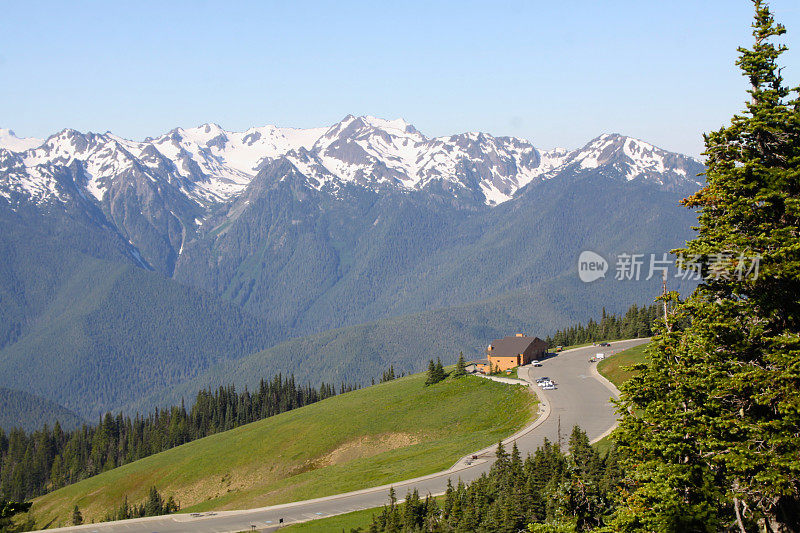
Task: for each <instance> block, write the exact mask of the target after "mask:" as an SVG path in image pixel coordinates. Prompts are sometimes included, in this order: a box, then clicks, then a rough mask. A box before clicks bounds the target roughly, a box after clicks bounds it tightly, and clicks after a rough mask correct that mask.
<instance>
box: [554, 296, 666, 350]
mask: <svg viewBox="0 0 800 533" xmlns="http://www.w3.org/2000/svg"><path fill="white" fill-rule="evenodd" d="M662 309H663V308H662V306H661V305H660V304H653V305H649V306H643V307H639V306H638V305H636V304H634V305H632V306H631V307H630V308H629V309H628V311H627V312H626V313H625V314H624V315H622V316H621V317H620V316H616V315H614V314H612V313H607V312H606V309H605V307H604V308H603V314H602V316H601V318H600V321H599V322H597V321H595V320H594V319H589V322H588V323H587V324H586V325H585V326H584V325H583V324H576V325H574V326H572V327H569V328H567V329H564V330H558V331H556V332H555V333H554V334H553V335H552V336H550V337H547V339H545V340H546V341H547V343H548V345H549V346H550V348H555V347H556V346H572V345H574V344H584V343H587V342H599V341H611V340H619V339H635V338H641V337H650V336H652V335H653V329H652V327H653V322H654V321H655V320H656V319H657V318H658V317H659V316H660V315H661V313H662V312H663V311H662Z"/></svg>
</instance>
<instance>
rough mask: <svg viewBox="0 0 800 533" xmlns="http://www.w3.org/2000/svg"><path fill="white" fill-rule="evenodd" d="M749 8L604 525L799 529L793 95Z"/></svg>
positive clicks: (761, 18) (798, 188)
mask: <svg viewBox="0 0 800 533" xmlns="http://www.w3.org/2000/svg"><path fill="white" fill-rule="evenodd" d="M754 5H755V22H754V24H753V35H754V37H755V43H754V45H753V46H752V48H750V49H743V48H742V49H740V50H739V51H740V57H739V60H738V61H737V65H738V66H739V67H740V68H741V70H742V73H743V74H744V76H746V77H747V78H748V80H749V82H750V85H751V87H750V90H749V91H748V92H749V94H750V99H749V101H748V102H747V103H746V110H745V112H744V113H743V114H741V115H735V116H734V117H733V119H732V121H731V124H730V125H729V126H728V127H725V128H722V129H720V130H718V131H715V132H713V133H711V134H708V135H706V137H705V141H706V151H705V155H706V156H707V171H706V178H707V179H706V181H707V184H706V186H705V187H704V188H703V189H702V190H700V191H699V192H698V193H696V194H695V195H693V196H691V197H689V198H687V199H686V200H685V201H684V202H685V204H686V205H687V206H688V207H690V208H698V209H699V210H700V215H699V228H698V230H699V232H698V236H697V237H696V238H695V239H694V240H692V241H690V242H688V243H687V245H686V247H685V248H684V249H681V250H676V251H675V253H677V254H678V260H679V262H680V261H681V259H682V258H683V259H691V260H692V261H693V262H695V263H699V264H700V265H702V267H701V273H702V275H703V279H704V281H703V283H702V284H701V285H700V286H699V287H698V288H697V290H696V291H695V292H694V293H693V294H692V295H691V296H690V297H689V298H688V299H687V300H686V301H685V302H680V301H679V299H678V295H677V294H675V293H668V294H667V295H665V296H664V297H663V299H664V300H666V301H667V302H669V303H670V305H671V306H673V307H674V308H673V310H672V312H671V313H670V314H669V315H668V317H667V319H666V320H665V321H664V320H662V323H661V324H660V330H659V332H658V335H657V336H656V337H655V338H654V343H653V347H652V349H651V350H650V361H651V363H650V364H649V365H648V366H647V368H645V369H643V372H642V373H641V375H640V376H639V377H637V378H635V379H633V380H631V381H630V382H629V383H628V384H627V385H626V386H624V387H623V392H624V401H623V403H622V405H621V410H620V412H621V413H622V415H623V419H622V423H621V425H620V430H619V433H618V442H619V445H620V452H621V455H622V463H623V467H624V468H625V469H626V470H627V474H628V476H629V477H630V481H631V483H630V485H629V487H628V493H627V495H626V497H625V498H624V501H623V505H622V506H621V508H620V509H619V510H618V512H617V514H616V517H615V522H614V528H615V529H617V530H623V531H624V530H630V531H632V530H643V529H646V530H658V531H666V530H669V531H677V530H684V531H690V530H691V531H715V530H720V529H725V528H728V527H731V525H733V526H732V527H735V528H736V529H737V530H739V531H747V530H750V529H752V528H753V526H754V525H756V524H758V525H759V526H760V529H762V530H764V531H774V532H777V531H800V483H798V472H800V434H799V433H798V428H800V396H798V394H797V391H798V390H800V371H798V368H800V235H799V234H798V233H799V232H798V228H800V174H799V173H798V169H799V168H800V99H798V97H797V95H798V90H797V89H793V90H790V89H788V88H786V87H785V85H784V83H783V79H782V77H781V72H780V69H779V68H778V66H777V60H778V58H779V56H780V54H781V53H782V52H783V51H784V50H785V47H784V46H779V45H776V44H774V43H773V40H774V38H775V37H778V36H780V35H782V34H783V33H784V32H785V29H784V28H783V26H781V25H780V24H776V23H775V22H774V20H773V17H772V15H771V13H770V11H769V8H768V7H767V6H766V5H765V4H764V3H763V2H762V1H761V0H754ZM792 94H794V95H795V96H794V98H790V97H791V96H792ZM752 257H760V260H759V262H758V270H757V271H756V269H755V264H756V263H755V261H754V260H751V259H748V258H752ZM633 413H635V414H633Z"/></svg>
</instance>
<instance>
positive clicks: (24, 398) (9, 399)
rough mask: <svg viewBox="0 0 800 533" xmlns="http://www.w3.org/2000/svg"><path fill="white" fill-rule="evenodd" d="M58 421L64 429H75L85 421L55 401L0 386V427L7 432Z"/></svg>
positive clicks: (51, 424) (39, 427)
mask: <svg viewBox="0 0 800 533" xmlns="http://www.w3.org/2000/svg"><path fill="white" fill-rule="evenodd" d="M56 422H58V423H59V425H61V427H62V428H63V429H65V430H70V429H75V428H77V427H79V426H80V425H81V424H83V423H85V422H86V421H85V420H83V419H82V418H81V417H79V416H78V415H76V414H75V413H73V412H72V411H70V410H69V409H67V408H65V407H62V406H60V405H58V404H57V403H55V402H51V401H50V400H46V399H44V398H41V397H39V396H36V395H33V394H30V393H27V392H23V391H18V390H13V389H7V388H5V387H0V429H2V430H4V431H6V432H8V431H9V430H11V429H13V428H22V429H24V430H25V431H34V430H37V429H41V428H42V426H44V425H45V424H47V425H48V426H49V427H51V428H52V427H53V425H54V424H55V423H56Z"/></svg>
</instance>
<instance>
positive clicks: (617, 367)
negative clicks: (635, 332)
mask: <svg viewBox="0 0 800 533" xmlns="http://www.w3.org/2000/svg"><path fill="white" fill-rule="evenodd" d="M646 351H647V344H640V345H639V346H634V347H633V348H628V349H627V350H623V351H621V352H619V353H617V354H614V355H612V356H610V357H607V358H606V359H603V360H602V361H600V362H599V363H597V371H598V372H600V374H602V375H603V377H605V378H606V379H607V380H609V381H610V382H611V383H613V384H614V385H616V386H617V387H619V386H620V385H622V384H623V383H625V382H626V381H628V380H629V379H631V378H632V377H633V376H634V375H635V373H634V372H631V371H630V370H626V367H629V366H632V365H637V364H639V363H647V353H646Z"/></svg>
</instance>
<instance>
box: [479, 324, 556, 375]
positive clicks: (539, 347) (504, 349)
mask: <svg viewBox="0 0 800 533" xmlns="http://www.w3.org/2000/svg"><path fill="white" fill-rule="evenodd" d="M546 352H547V343H546V342H545V341H543V340H542V339H540V338H539V337H526V336H525V335H524V334H522V333H517V334H516V335H514V336H510V337H503V338H502V339H496V340H494V341H492V344H490V345H489V347H488V348H486V358H487V359H488V362H489V368H490V369H495V370H496V369H499V370H500V371H504V370H508V369H511V368H514V367H517V366H522V365H527V364H529V363H530V362H531V361H533V360H536V359H542V358H543V357H544V354H545V353H546Z"/></svg>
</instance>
